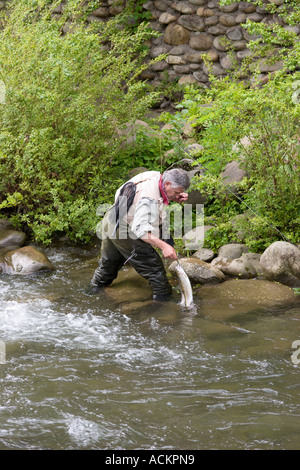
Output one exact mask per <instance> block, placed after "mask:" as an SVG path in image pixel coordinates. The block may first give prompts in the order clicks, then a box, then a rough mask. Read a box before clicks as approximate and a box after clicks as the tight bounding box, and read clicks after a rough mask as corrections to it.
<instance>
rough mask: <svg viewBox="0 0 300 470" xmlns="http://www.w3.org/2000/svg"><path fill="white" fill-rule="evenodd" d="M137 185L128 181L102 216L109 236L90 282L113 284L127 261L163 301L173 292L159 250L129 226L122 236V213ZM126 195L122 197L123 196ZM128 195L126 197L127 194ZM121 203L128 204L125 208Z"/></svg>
mask: <svg viewBox="0 0 300 470" xmlns="http://www.w3.org/2000/svg"><path fill="white" fill-rule="evenodd" d="M135 189H136V188H135V185H134V184H133V183H127V184H125V185H124V186H123V187H122V188H121V191H120V195H119V198H118V199H117V201H116V203H115V205H114V206H113V208H112V211H111V212H110V213H108V214H106V216H105V217H104V219H103V229H104V232H105V233H106V234H108V233H112V235H111V236H106V237H105V238H103V240H102V245H101V258H100V261H99V266H98V268H97V269H96V271H95V273H94V276H93V278H92V281H91V284H92V286H94V287H95V288H101V287H104V286H108V285H110V284H111V283H112V282H113V280H114V279H116V277H117V275H118V271H119V270H120V268H121V267H122V266H123V265H124V263H125V262H126V263H127V262H128V263H129V264H130V265H131V266H132V267H133V268H134V269H135V270H136V271H137V272H138V273H139V274H140V275H141V276H142V277H144V278H145V279H146V280H147V281H148V282H149V284H150V287H151V288H152V291H153V300H159V301H164V300H167V299H168V298H169V297H170V296H171V294H172V287H171V285H170V283H169V281H168V279H167V275H166V271H165V268H164V265H163V262H162V259H161V257H160V256H159V254H158V253H157V252H156V250H155V249H154V248H153V247H152V246H151V245H149V244H148V243H146V242H144V241H143V240H140V239H139V238H137V237H136V236H135V235H134V234H133V233H132V232H131V230H130V228H129V226H128V227H127V236H126V237H124V234H122V235H123V236H120V233H119V232H120V220H119V216H120V214H124V210H126V212H128V210H129V208H130V206H131V205H132V202H133V199H134V196H135ZM121 196H123V197H121ZM124 196H125V197H124ZM122 204H127V206H126V209H125V208H124V207H122Z"/></svg>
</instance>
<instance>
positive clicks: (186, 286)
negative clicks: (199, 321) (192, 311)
mask: <svg viewBox="0 0 300 470" xmlns="http://www.w3.org/2000/svg"><path fill="white" fill-rule="evenodd" d="M175 271H176V273H177V276H178V279H179V284H180V290H181V301H180V305H181V306H182V307H186V308H192V307H193V305H194V304H193V291H192V286H191V282H190V280H189V277H188V275H187V274H186V272H185V271H184V269H183V267H182V266H181V265H180V264H179V261H177V265H176V267H175Z"/></svg>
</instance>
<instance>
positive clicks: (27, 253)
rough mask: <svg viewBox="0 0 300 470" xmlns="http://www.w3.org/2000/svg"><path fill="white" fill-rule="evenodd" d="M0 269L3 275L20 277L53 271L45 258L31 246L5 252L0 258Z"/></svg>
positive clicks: (52, 267)
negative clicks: (17, 275)
mask: <svg viewBox="0 0 300 470" xmlns="http://www.w3.org/2000/svg"><path fill="white" fill-rule="evenodd" d="M0 267H1V269H2V271H3V273H6V274H21V275H26V274H33V273H36V272H39V271H46V270H53V269H54V266H53V265H52V263H51V262H50V261H49V259H48V258H47V256H46V255H45V254H44V253H42V252H41V251H40V250H38V249H37V248H35V247H33V246H23V247H22V248H17V249H16V250H12V251H7V252H6V253H4V254H3V255H2V257H1V258H0Z"/></svg>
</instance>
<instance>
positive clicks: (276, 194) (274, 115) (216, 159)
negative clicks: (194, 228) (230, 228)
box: [182, 72, 300, 248]
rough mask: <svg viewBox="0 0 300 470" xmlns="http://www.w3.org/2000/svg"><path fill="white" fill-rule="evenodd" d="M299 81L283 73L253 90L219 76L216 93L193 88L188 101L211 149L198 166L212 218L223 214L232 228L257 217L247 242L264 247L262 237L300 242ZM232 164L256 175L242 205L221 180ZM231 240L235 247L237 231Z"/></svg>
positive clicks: (250, 223)
mask: <svg viewBox="0 0 300 470" xmlns="http://www.w3.org/2000/svg"><path fill="white" fill-rule="evenodd" d="M299 78H300V75H299V73H298V74H294V75H293V76H292V75H289V74H287V75H283V74H282V73H281V72H280V73H279V74H278V75H274V76H273V78H272V79H271V78H270V80H269V82H268V83H267V84H266V85H264V86H260V85H258V84H255V83H254V84H253V85H252V86H249V85H248V84H244V83H242V82H239V81H237V80H235V79H233V78H228V77H227V78H225V79H221V80H220V79H218V80H217V79H215V78H214V77H211V87H210V89H208V90H205V91H200V90H199V89H190V88H189V89H188V90H187V92H186V95H185V99H184V100H183V102H182V107H183V110H182V112H183V113H184V114H185V117H186V118H187V119H190V120H191V122H192V123H193V125H194V127H195V130H196V134H195V135H196V136H197V139H198V141H199V143H201V144H202V146H203V152H202V155H201V156H200V157H198V158H197V162H198V163H199V164H200V165H201V166H202V167H205V168H206V171H207V173H206V174H207V176H206V177H204V178H201V179H200V182H199V183H198V188H199V189H201V190H202V191H203V190H204V191H205V192H206V193H207V194H208V196H209V198H208V203H207V205H206V209H205V211H206V213H208V215H211V214H212V213H214V214H216V215H218V216H219V217H220V222H221V223H224V222H227V221H228V220H229V218H230V217H231V216H232V215H233V214H234V212H235V213H236V214H238V213H242V212H245V211H247V210H250V211H252V215H253V217H251V218H249V220H248V222H247V224H248V225H247V226H248V229H249V230H248V234H247V237H246V238H247V241H248V243H252V245H253V246H254V245H256V246H257V247H260V248H263V243H264V242H262V241H261V239H262V238H264V241H265V242H266V243H269V242H270V241H272V239H273V240H274V239H278V238H279V239H280V237H283V238H287V239H289V240H291V241H293V242H297V241H299V232H300V219H299V213H300V197H299V196H300V176H299V175H300V172H299V168H300V158H299V148H300V137H299V135H300V134H299V131H300V126H299V122H300V121H299V117H300V103H298V100H294V99H293V93H294V91H293V90H294V88H293V85H294V83H298V82H299ZM245 139H247V140H246V142H247V144H246V145H245ZM232 160H238V161H239V162H240V165H241V166H242V167H243V168H244V169H246V170H247V172H248V175H249V180H248V181H247V183H246V186H245V187H244V188H243V187H241V188H240V189H241V191H240V196H239V197H238V199H237V198H236V196H235V195H234V194H233V193H228V188H226V187H225V185H224V184H223V183H220V181H219V180H218V179H217V177H218V175H219V174H220V171H221V170H222V169H223V168H224V165H225V163H226V162H228V161H232ZM214 178H215V187H214V183H213V182H212V181H211V179H214ZM220 184H221V185H222V184H223V196H220V189H219V188H220ZM196 187H197V184H196ZM241 195H242V196H241ZM237 201H238V205H237V204H236V202H237ZM231 237H232V241H235V235H234V233H232V232H231Z"/></svg>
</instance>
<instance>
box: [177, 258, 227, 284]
mask: <svg viewBox="0 0 300 470" xmlns="http://www.w3.org/2000/svg"><path fill="white" fill-rule="evenodd" d="M179 263H180V265H181V266H182V268H183V269H184V270H185V272H186V274H187V275H188V277H189V279H190V281H191V282H192V283H197V284H215V283H217V282H222V281H224V280H225V276H224V274H223V273H222V272H221V271H220V270H219V269H218V268H217V267H215V266H211V265H210V264H208V263H206V262H205V261H202V260H200V259H197V258H182V259H181V260H180V261H179ZM176 265H177V261H173V263H171V265H170V266H169V271H170V273H171V274H172V275H173V276H174V277H177V275H176V270H175V268H176Z"/></svg>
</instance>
